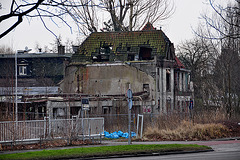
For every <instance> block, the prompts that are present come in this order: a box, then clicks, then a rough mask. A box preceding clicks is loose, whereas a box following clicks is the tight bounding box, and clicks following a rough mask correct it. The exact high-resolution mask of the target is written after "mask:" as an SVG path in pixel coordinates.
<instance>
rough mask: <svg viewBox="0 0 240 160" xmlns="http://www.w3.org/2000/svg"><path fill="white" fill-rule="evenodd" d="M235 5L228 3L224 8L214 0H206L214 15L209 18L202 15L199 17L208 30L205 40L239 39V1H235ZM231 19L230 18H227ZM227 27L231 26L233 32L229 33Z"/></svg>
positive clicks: (206, 15)
mask: <svg viewBox="0 0 240 160" xmlns="http://www.w3.org/2000/svg"><path fill="white" fill-rule="evenodd" d="M235 1H236V3H234V4H231V3H229V4H228V5H227V6H226V7H224V6H223V5H221V4H218V3H216V2H215V0H208V2H209V5H210V6H211V8H212V10H213V11H214V14H213V15H212V16H209V15H208V14H203V15H202V16H201V17H202V19H203V22H205V27H206V29H207V30H208V32H206V33H208V34H206V35H205V38H211V39H218V40H221V39H224V38H234V39H236V38H240V32H239V29H240V1H239V0H235ZM229 16H230V17H232V18H229ZM227 26H232V27H233V28H235V29H236V30H235V31H238V32H232V33H231V34H230V33H229V30H228V29H229V28H228V27H227Z"/></svg>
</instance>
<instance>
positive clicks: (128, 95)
mask: <svg viewBox="0 0 240 160" xmlns="http://www.w3.org/2000/svg"><path fill="white" fill-rule="evenodd" d="M127 97H128V98H129V99H132V98H133V97H132V90H131V89H128V91H127Z"/></svg>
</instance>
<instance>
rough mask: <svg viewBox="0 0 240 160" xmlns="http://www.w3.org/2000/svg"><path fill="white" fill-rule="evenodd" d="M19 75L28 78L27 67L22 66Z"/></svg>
mask: <svg viewBox="0 0 240 160" xmlns="http://www.w3.org/2000/svg"><path fill="white" fill-rule="evenodd" d="M18 69H19V70H18V75H19V76H26V75H27V66H24V65H21V66H19V67H18Z"/></svg>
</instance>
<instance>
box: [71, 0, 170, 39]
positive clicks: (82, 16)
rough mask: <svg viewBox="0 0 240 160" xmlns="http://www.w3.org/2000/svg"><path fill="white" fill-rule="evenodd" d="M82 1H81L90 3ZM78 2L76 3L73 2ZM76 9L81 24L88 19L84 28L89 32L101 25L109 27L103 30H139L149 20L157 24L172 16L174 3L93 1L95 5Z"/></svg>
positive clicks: (123, 0) (131, 0)
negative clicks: (102, 17)
mask: <svg viewBox="0 0 240 160" xmlns="http://www.w3.org/2000/svg"><path fill="white" fill-rule="evenodd" d="M78 1H79V2H78V3H80V4H84V3H86V2H87V0H78ZM75 3H76V2H75ZM75 3H73V2H72V5H73V6H74V5H75ZM73 10H74V12H71V14H72V17H75V22H76V23H78V24H81V22H84V24H83V25H82V24H81V25H82V28H81V30H82V31H83V33H84V34H85V35H88V34H89V32H90V33H91V32H96V31H99V28H98V26H99V25H100V24H102V25H103V26H105V27H104V28H103V29H100V30H102V31H132V30H139V29H140V28H141V27H142V26H143V25H144V24H146V23H147V22H150V23H152V24H154V23H157V22H159V21H161V20H165V19H167V18H169V17H170V16H171V15H172V14H173V12H174V6H173V4H172V3H171V1H169V0H100V1H96V0H93V1H91V5H87V6H84V7H82V8H74V9H73ZM101 16H104V19H103V20H100V19H101ZM105 17H106V18H105Z"/></svg>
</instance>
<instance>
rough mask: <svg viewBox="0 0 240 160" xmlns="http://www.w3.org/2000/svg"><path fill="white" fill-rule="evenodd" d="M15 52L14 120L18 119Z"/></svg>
mask: <svg viewBox="0 0 240 160" xmlns="http://www.w3.org/2000/svg"><path fill="white" fill-rule="evenodd" d="M17 53H18V52H16V53H15V121H16V123H17V121H18V103H17V96H18V94H17V73H18V72H17V68H18V67H17Z"/></svg>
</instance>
